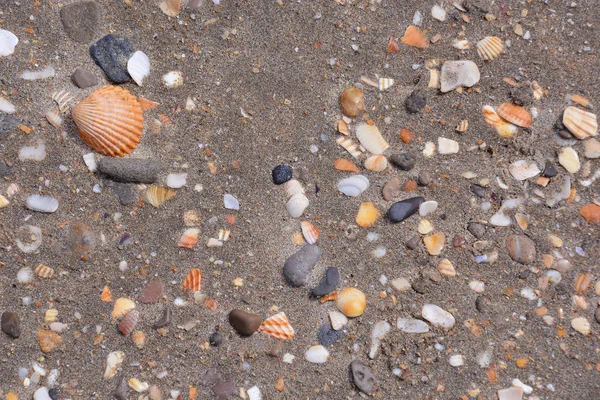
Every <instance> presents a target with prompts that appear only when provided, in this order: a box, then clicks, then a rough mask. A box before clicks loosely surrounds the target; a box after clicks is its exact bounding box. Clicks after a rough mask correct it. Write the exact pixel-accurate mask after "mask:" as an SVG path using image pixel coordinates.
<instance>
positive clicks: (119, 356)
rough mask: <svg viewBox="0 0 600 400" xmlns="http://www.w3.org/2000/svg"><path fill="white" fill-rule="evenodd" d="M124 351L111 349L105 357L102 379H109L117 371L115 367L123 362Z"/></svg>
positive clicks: (117, 367)
mask: <svg viewBox="0 0 600 400" xmlns="http://www.w3.org/2000/svg"><path fill="white" fill-rule="evenodd" d="M124 359H125V353H123V352H122V351H113V352H112V353H110V354H109V355H108V357H106V370H105V371H104V379H110V378H112V377H113V376H115V374H116V373H117V369H119V367H120V366H121V364H122V363H123V360H124Z"/></svg>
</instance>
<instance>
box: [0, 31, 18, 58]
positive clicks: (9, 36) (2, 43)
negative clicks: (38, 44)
mask: <svg viewBox="0 0 600 400" xmlns="http://www.w3.org/2000/svg"><path fill="white" fill-rule="evenodd" d="M18 43H19V38H18V37H16V36H15V34H14V33H12V32H10V31H7V30H4V29H0V57H8V56H10V55H11V54H13V53H14V52H15V47H16V46H17V44H18Z"/></svg>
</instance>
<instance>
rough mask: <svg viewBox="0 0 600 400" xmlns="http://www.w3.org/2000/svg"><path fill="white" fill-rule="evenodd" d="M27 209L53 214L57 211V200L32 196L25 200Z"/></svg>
mask: <svg viewBox="0 0 600 400" xmlns="http://www.w3.org/2000/svg"><path fill="white" fill-rule="evenodd" d="M27 208H29V209H30V210H32V211H37V212H43V213H53V212H55V211H56V210H57V209H58V200H56V199H55V198H53V197H49V196H40V195H39V194H32V195H31V196H29V197H28V198H27Z"/></svg>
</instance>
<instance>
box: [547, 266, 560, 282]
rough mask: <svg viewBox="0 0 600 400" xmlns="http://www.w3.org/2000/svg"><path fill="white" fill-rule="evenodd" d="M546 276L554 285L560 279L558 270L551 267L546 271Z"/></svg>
mask: <svg viewBox="0 0 600 400" xmlns="http://www.w3.org/2000/svg"><path fill="white" fill-rule="evenodd" d="M546 276H547V277H548V282H550V283H553V284H555V285H557V284H559V283H560V281H562V275H561V273H560V271H557V270H555V269H551V270H549V271H548V272H546Z"/></svg>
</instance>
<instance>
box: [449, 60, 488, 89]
mask: <svg viewBox="0 0 600 400" xmlns="http://www.w3.org/2000/svg"><path fill="white" fill-rule="evenodd" d="M480 78H481V74H480V72H479V68H477V64H475V63H474V62H473V61H470V60H459V61H446V62H445V63H444V65H442V75H441V86H440V90H441V92H442V93H447V92H449V91H451V90H454V89H456V88H458V87H461V86H463V87H472V86H474V85H475V84H476V83H477V82H479V79H480Z"/></svg>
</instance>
